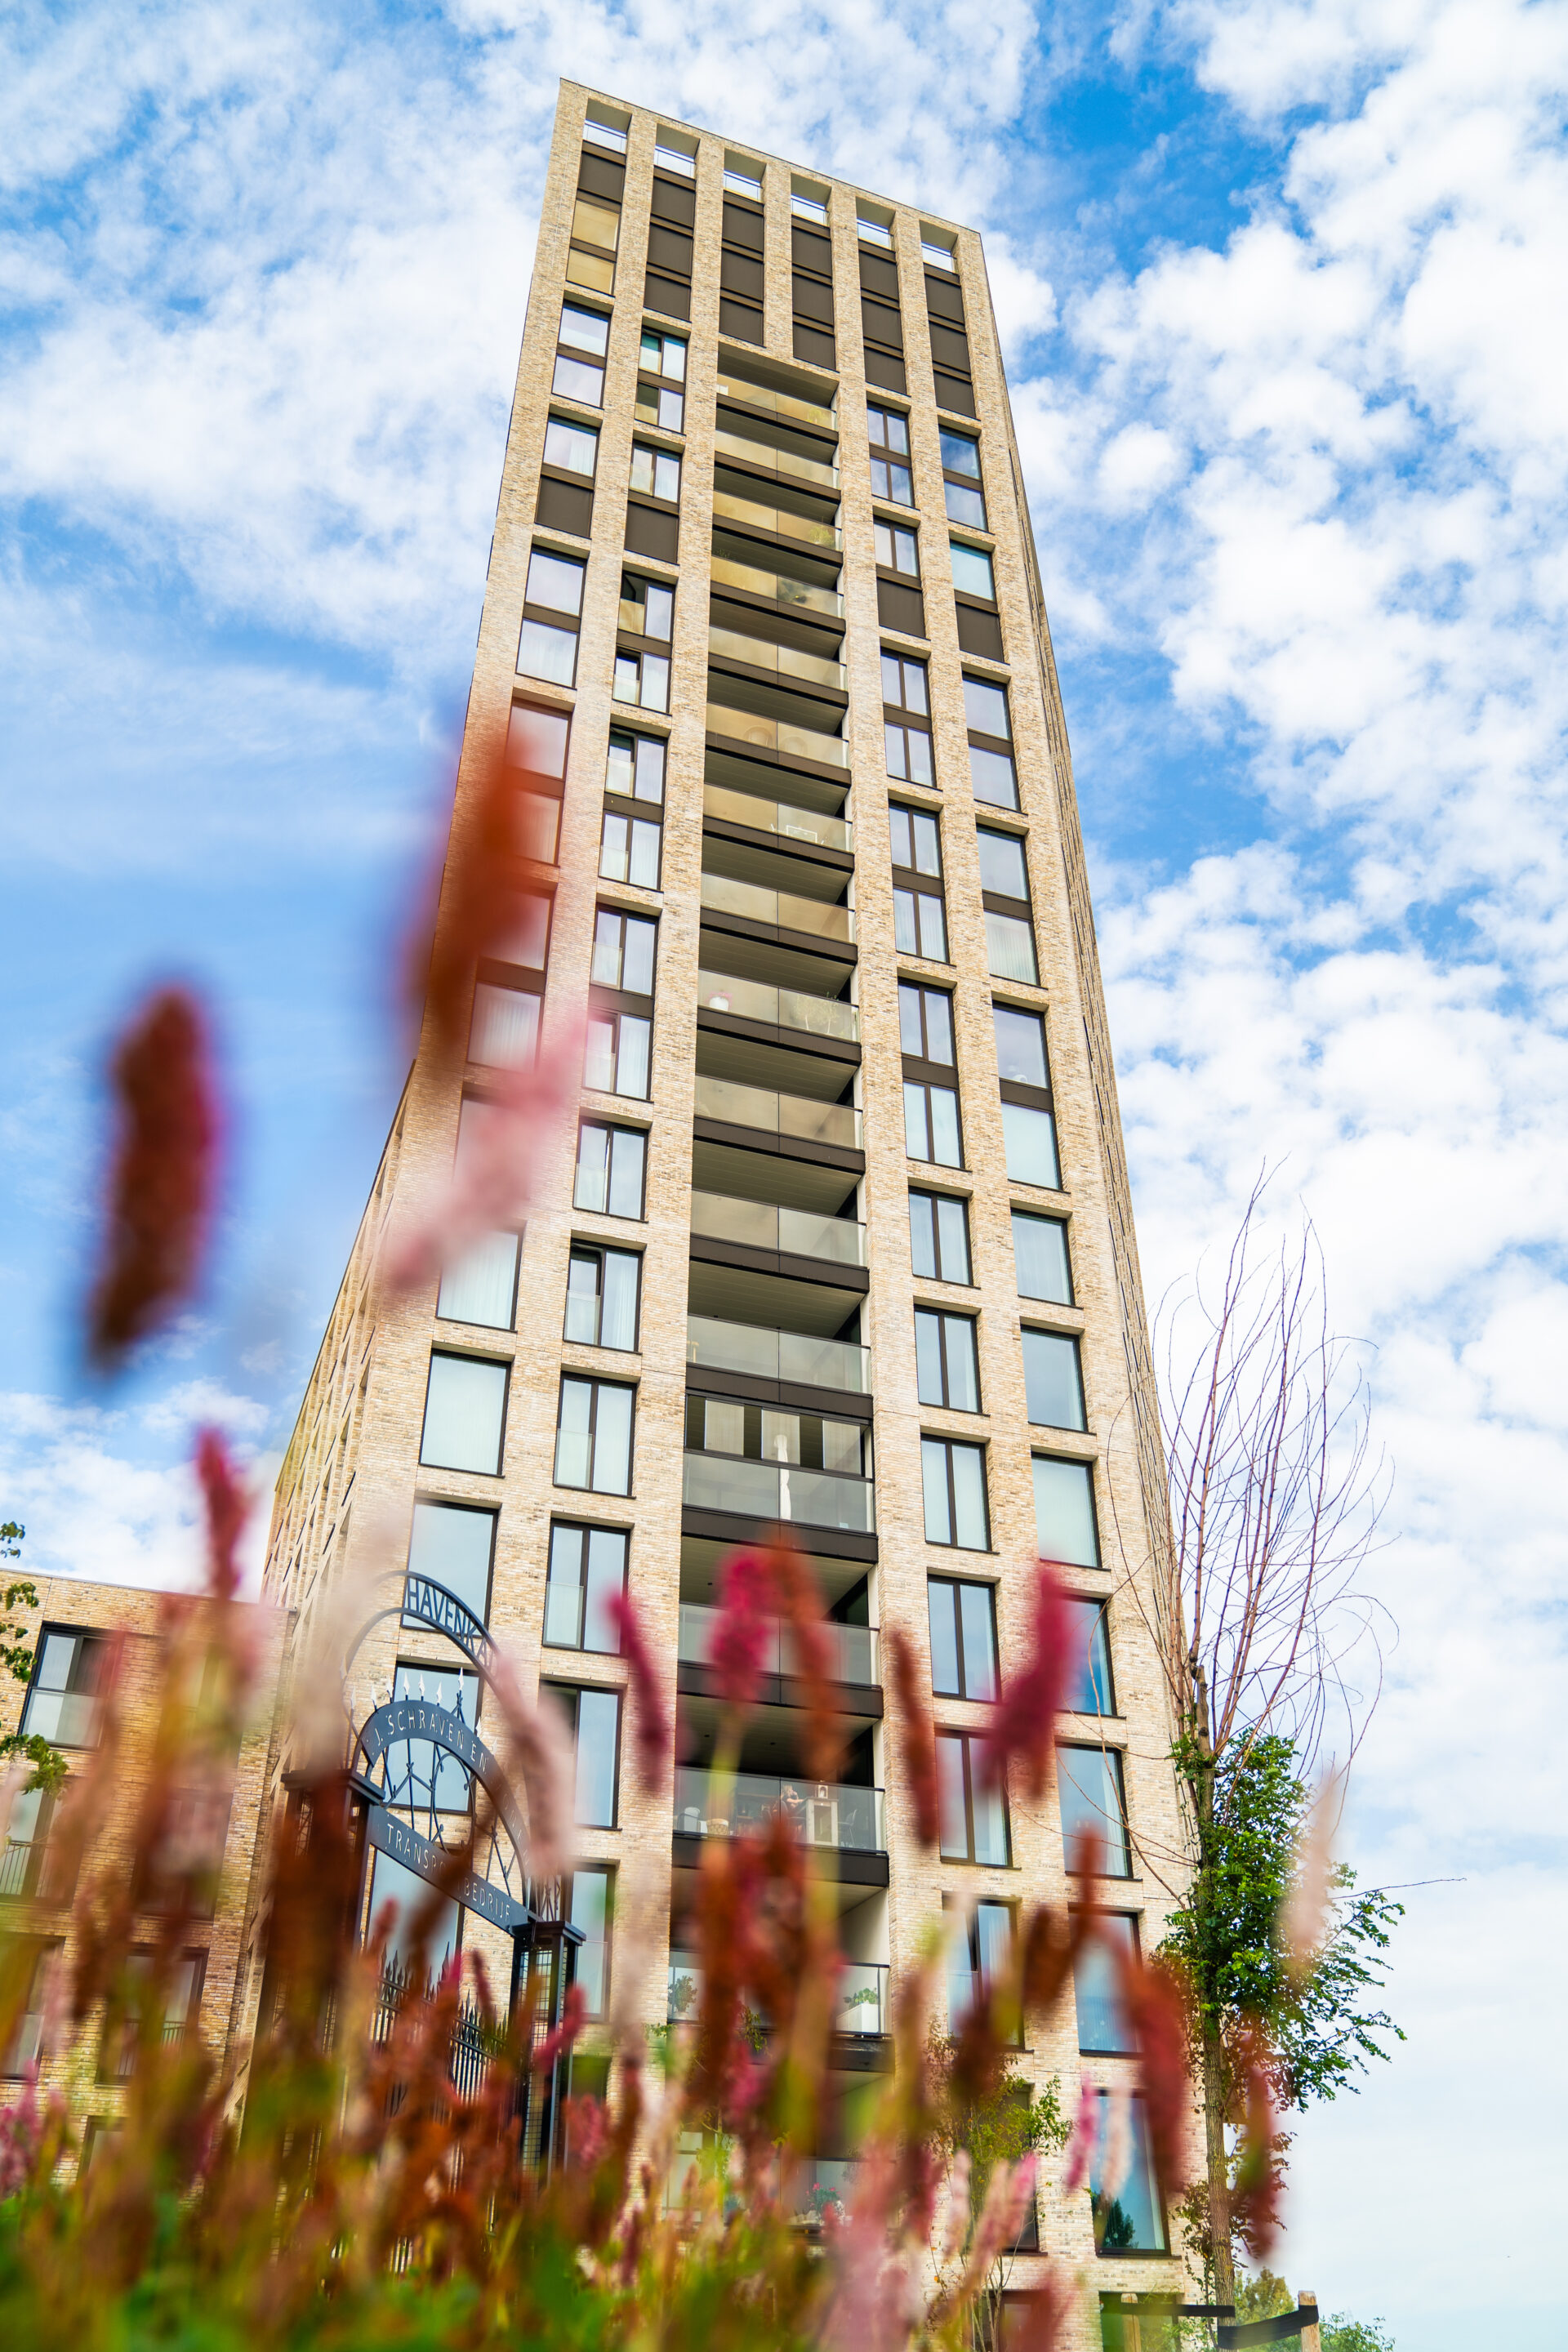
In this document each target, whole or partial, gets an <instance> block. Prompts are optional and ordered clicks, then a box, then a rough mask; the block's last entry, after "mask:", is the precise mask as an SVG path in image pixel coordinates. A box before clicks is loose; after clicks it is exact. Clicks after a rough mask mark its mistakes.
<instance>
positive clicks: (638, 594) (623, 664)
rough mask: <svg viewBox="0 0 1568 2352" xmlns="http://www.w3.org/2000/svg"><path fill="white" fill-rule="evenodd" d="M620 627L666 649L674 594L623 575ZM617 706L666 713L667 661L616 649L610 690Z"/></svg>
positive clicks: (653, 582)
mask: <svg viewBox="0 0 1568 2352" xmlns="http://www.w3.org/2000/svg"><path fill="white" fill-rule="evenodd" d="M619 622H620V626H621V627H622V628H623V629H625V630H626V631H628V632H629V633H630V634H631V635H634V636H639V637H647V638H651V639H652V640H653V642H654V643H655V644H656V645H668V643H669V640H670V634H671V631H672V630H673V628H674V625H675V591H674V589H673V588H666V587H664V586H663V585H661V583H659V582H658V581H657V580H639V579H637V577H636V576H635V575H634V574H633V573H631V572H626V574H625V575H624V576H623V578H622V581H621V604H620V614H619ZM613 691H614V694H615V698H616V701H617V702H629V703H632V704H634V705H635V706H636V707H637V709H642V710H668V709H669V657H668V655H666V654H656V653H650V652H647V651H646V650H643V649H639V648H634V647H629V646H617V648H616V676H615V686H614V688H613Z"/></svg>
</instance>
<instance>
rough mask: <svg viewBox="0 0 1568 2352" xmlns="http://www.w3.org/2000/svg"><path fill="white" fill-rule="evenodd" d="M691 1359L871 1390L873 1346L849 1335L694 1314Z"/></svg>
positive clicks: (765, 1376) (770, 1376) (858, 1392)
mask: <svg viewBox="0 0 1568 2352" xmlns="http://www.w3.org/2000/svg"><path fill="white" fill-rule="evenodd" d="M686 1360H687V1362H688V1363H689V1364H695V1365H696V1366H697V1368H698V1369H699V1370H700V1371H708V1372H746V1373H749V1374H751V1375H752V1378H753V1379H756V1380H760V1381H798V1382H799V1383H800V1384H801V1386H802V1387H805V1388H814V1389H838V1390H841V1391H843V1392H844V1393H845V1394H846V1395H847V1396H869V1395H870V1393H871V1351H870V1349H868V1348H861V1347H857V1346H856V1345H855V1344H854V1343H853V1342H852V1341H851V1340H847V1339H814V1338H813V1337H812V1336H811V1335H810V1334H809V1333H808V1332H805V1331H774V1330H770V1329H768V1328H766V1327H765V1326H764V1325H761V1324H756V1323H720V1322H715V1321H713V1320H712V1319H711V1318H709V1317H707V1316H702V1315H692V1316H689V1317H688V1318H687V1323H686Z"/></svg>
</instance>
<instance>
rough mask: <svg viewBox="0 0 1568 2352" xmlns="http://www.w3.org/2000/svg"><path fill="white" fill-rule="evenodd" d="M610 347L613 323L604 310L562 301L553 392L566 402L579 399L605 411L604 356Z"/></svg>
mask: <svg viewBox="0 0 1568 2352" xmlns="http://www.w3.org/2000/svg"><path fill="white" fill-rule="evenodd" d="M609 347H610V322H609V320H608V319H607V318H606V317H605V314H604V312H603V311H602V310H584V309H582V308H581V307H580V306H579V305H578V304H577V303H574V302H563V304H562V306H561V331H560V334H559V335H558V337H557V338H556V353H555V373H554V375H553V377H552V381H551V390H552V392H554V393H556V394H559V395H560V396H561V397H562V398H563V399H566V400H580V401H582V402H584V404H585V405H586V406H587V407H589V408H602V407H603V406H604V404H605V352H607V351H608V350H609Z"/></svg>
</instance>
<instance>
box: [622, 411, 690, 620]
mask: <svg viewBox="0 0 1568 2352" xmlns="http://www.w3.org/2000/svg"><path fill="white" fill-rule="evenodd" d="M632 488H633V489H634V490H641V491H642V492H643V493H644V495H645V496H646V497H647V498H650V499H667V500H668V502H669V504H670V505H672V506H673V505H674V504H675V502H676V500H677V499H679V496H680V459H679V457H678V456H677V455H676V454H675V452H674V451H673V450H672V449H652V448H650V447H649V446H648V445H647V442H646V441H634V442H633V443H632ZM667 634H668V633H667Z"/></svg>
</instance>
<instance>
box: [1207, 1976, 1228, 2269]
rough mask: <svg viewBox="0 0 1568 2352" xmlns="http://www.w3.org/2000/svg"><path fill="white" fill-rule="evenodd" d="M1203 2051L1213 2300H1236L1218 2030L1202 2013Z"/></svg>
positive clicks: (1223, 2079)
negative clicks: (1212, 2250)
mask: <svg viewBox="0 0 1568 2352" xmlns="http://www.w3.org/2000/svg"><path fill="white" fill-rule="evenodd" d="M1203 2053H1204V2154H1205V2159H1206V2162H1207V2166H1208V2179H1209V2238H1210V2242H1211V2243H1212V2245H1213V2248H1214V2299H1215V2302H1216V2303H1232V2304H1233V2303H1234V2302H1235V2301H1236V2264H1235V2262H1234V2261H1233V2260H1232V2258H1231V2247H1230V2173H1229V2168H1228V2166H1227V2165H1226V2153H1225V2071H1224V2063H1223V2056H1222V2053H1221V2050H1220V2042H1219V2029H1218V2026H1217V2024H1215V2023H1214V2022H1212V2021H1211V2019H1210V2018H1209V2017H1208V2016H1207V2015H1205V2019H1204V2028H1203Z"/></svg>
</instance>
